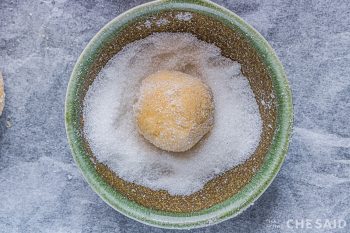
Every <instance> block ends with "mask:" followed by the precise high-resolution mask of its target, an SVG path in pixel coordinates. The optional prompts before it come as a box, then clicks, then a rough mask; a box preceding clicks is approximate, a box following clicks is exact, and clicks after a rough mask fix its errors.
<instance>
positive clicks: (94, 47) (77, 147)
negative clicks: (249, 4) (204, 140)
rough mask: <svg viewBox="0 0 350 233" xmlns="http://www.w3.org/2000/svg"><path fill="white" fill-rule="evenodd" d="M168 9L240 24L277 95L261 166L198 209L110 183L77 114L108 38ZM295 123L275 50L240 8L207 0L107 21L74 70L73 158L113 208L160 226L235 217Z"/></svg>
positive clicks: (267, 176)
mask: <svg viewBox="0 0 350 233" xmlns="http://www.w3.org/2000/svg"><path fill="white" fill-rule="evenodd" d="M164 10H182V11H187V12H198V13H200V14H205V15H209V16H211V17H213V18H215V19H216V20H219V21H221V22H222V23H224V24H225V25H226V26H228V27H230V28H232V29H235V30H237V31H238V32H239V33H241V34H242V35H243V36H244V37H245V39H247V40H249V42H250V44H251V45H252V46H254V47H255V49H256V50H257V51H258V53H259V55H261V58H262V60H263V62H264V63H265V66H266V67H267V69H268V72H269V74H270V77H271V79H272V83H273V89H274V91H275V94H276V99H277V105H278V108H277V127H276V131H275V133H274V137H273V140H272V143H271V145H270V147H269V150H268V152H267V154H266V157H265V160H264V163H263V165H262V166H261V168H260V169H259V171H258V172H257V173H256V174H255V176H254V177H253V178H252V179H251V181H250V182H249V183H248V184H247V185H246V186H245V187H244V188H242V189H241V190H240V191H239V192H238V193H237V194H235V195H234V196H232V197H231V198H229V199H227V200H225V201H224V202H222V203H219V204H216V205H214V206H212V207H210V208H207V209H204V210H200V211H197V212H193V213H173V212H166V211H160V210H153V209H150V208H146V207H144V206H141V205H139V204H137V203H135V202H133V201H131V200H128V199H127V198H125V197H124V196H122V195H121V194H120V193H118V192H117V191H116V190H115V189H113V188H112V187H110V186H109V185H108V184H107V183H106V182H105V181H104V180H103V179H102V178H101V177H100V176H99V175H98V174H97V172H96V170H95V168H94V165H93V163H92V161H91V160H90V159H89V157H88V156H87V155H86V154H85V152H84V149H83V140H82V137H81V135H80V133H79V120H78V119H77V111H78V110H77V108H75V106H76V105H75V102H76V101H77V98H76V96H77V89H78V88H77V87H79V79H80V78H82V77H84V75H85V74H86V70H87V69H86V68H87V67H89V66H90V65H91V64H92V62H93V61H94V58H95V57H96V54H98V51H99V50H100V49H101V48H102V44H103V42H105V41H106V40H108V38H109V37H110V36H112V34H113V33H114V35H115V33H118V32H120V31H121V30H123V29H124V28H125V27H127V26H128V24H129V23H131V22H133V21H134V20H136V19H138V18H139V17H144V16H148V15H151V14H154V13H156V12H159V11H164ZM292 124H293V106H292V95H291V90H290V88H289V84H288V80H287V77H286V74H285V72H284V69H283V66H282V64H281V62H280V61H279V59H278V57H277V55H276V54H275V52H274V50H273V49H272V48H271V46H270V45H269V44H268V42H267V41H266V40H265V39H264V38H263V36H262V35H261V34H260V33H258V32H257V31H256V30H255V29H254V28H253V27H252V26H250V25H249V24H248V23H246V22H245V21H244V20H243V19H241V18H240V17H239V16H237V15H236V14H235V13H233V12H231V11H229V10H227V9H226V8H224V7H221V6H219V5H217V4H215V3H212V2H210V1H208V0H193V1H189V0H157V1H153V2H149V3H145V4H142V5H139V6H137V7H134V8H132V9H130V10H128V11H126V12H124V13H122V14H120V15H119V16H117V17H116V18H114V19H113V20H111V21H110V22H109V23H107V24H106V25H105V26H104V27H103V28H102V29H101V30H100V31H99V32H98V33H97V34H96V35H95V36H94V37H93V38H92V39H91V41H90V42H89V43H88V45H87V46H86V47H85V49H84V50H83V52H82V53H81V55H80V57H79V58H78V60H77V62H76V64H75V66H74V69H73V71H72V74H71V77H70V80H69V83H68V88H67V93H66V102H65V127H66V133H67V138H68V142H69V145H70V148H71V151H72V155H73V158H74V160H75V162H76V164H77V165H78V167H79V169H80V171H81V173H82V174H83V177H84V178H85V180H86V181H87V182H88V183H89V185H90V187H91V188H92V189H93V190H94V191H95V192H96V193H97V194H98V195H99V196H100V197H101V198H102V199H103V200H104V201H105V202H106V203H107V204H109V205H110V206H111V207H112V208H114V209H115V210H117V211H119V212H120V213H122V214H124V215H126V216H128V217H130V218H132V219H135V220H137V221H139V222H142V223H144V224H147V225H151V226H155V227H160V228H177V229H191V228H198V227H204V226H208V225H213V224H216V223H219V222H222V221H224V220H227V219H229V218H232V217H234V216H236V215H238V214H240V213H241V212H242V211H244V210H245V209H247V208H248V207H249V206H250V205H252V204H253V203H254V201H255V200H257V199H258V198H259V197H260V196H261V195H262V193H264V191H265V190H266V189H267V188H268V186H269V185H270V184H271V183H272V181H273V179H274V178H275V176H276V175H277V173H278V171H279V170H280V167H281V166H282V163H283V161H284V158H285V155H286V153H287V150H288V145H289V140H290V137H291V132H292Z"/></svg>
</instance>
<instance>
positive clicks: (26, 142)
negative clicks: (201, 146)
mask: <svg viewBox="0 0 350 233" xmlns="http://www.w3.org/2000/svg"><path fill="white" fill-rule="evenodd" d="M143 2H146V1H142V0H138V1H126V0H125V1H121V0H106V1H103V0H98V1H94V0H89V1H83V0H82V1H68V0H56V1H55V0H45V1H44V0H19V1H8V0H0V69H1V70H2V71H3V75H4V78H5V86H6V93H7V95H6V97H7V99H6V106H5V112H4V114H3V115H2V117H1V118H0V232H6V233H9V232H55V233H57V232H167V230H162V229H157V228H153V227H149V226H145V225H143V224H141V223H138V222H135V221H133V220H130V219H128V218H127V217H124V216H123V215H121V214H119V213H118V212H116V211H114V210H113V209H112V208H111V207H109V206H108V205H107V204H105V203H104V202H103V201H102V200H101V199H100V198H99V197H98V196H97V195H96V194H95V193H94V192H93V191H92V190H91V189H90V188H89V186H88V185H87V183H86V182H85V181H84V180H83V178H82V175H81V174H80V173H79V171H78V169H77V167H76V166H75V164H74V161H73V160H72V156H71V154H70V150H69V148H68V145H67V140H66V133H65V128H64V117H63V115H64V99H65V92H66V87H67V83H68V80H69V76H70V73H71V71H72V68H73V65H74V63H75V61H76V59H77V58H78V56H79V54H80V53H81V52H82V50H83V48H84V47H85V46H86V44H87V43H88V41H89V40H90V39H91V38H92V36H93V35H94V34H95V33H96V32H97V31H98V30H99V29H100V28H101V27H102V26H103V25H105V24H106V23H107V22H108V21H110V20H111V19H113V18H114V17H115V16H117V15H118V14H120V13H121V12H123V11H125V10H127V9H129V8H131V7H133V6H136V5H138V4H140V3H143ZM216 2H217V3H219V4H221V5H223V6H225V7H227V8H229V9H231V10H233V11H234V12H236V13H237V14H238V15H240V16H241V17H243V18H244V19H245V20H247V21H248V22H249V23H250V24H251V25H253V26H254V27H255V28H256V29H257V30H258V31H259V32H260V33H261V34H262V35H263V36H265V38H266V39H267V40H268V41H269V42H270V43H271V45H272V47H273V48H274V49H275V50H276V52H277V54H278V55H279V57H280V59H281V61H282V63H283V64H284V66H285V69H286V72H287V74H288V77H289V81H290V84H291V88H292V91H293V98H294V111H295V128H294V134H293V139H292V141H291V145H290V150H289V153H288V156H287V159H286V161H285V163H284V165H283V167H282V170H281V172H280V173H279V174H278V176H277V177H276V179H275V181H274V182H273V183H272V185H271V186H270V187H269V189H268V190H267V191H266V192H265V193H264V194H263V195H262V196H261V198H260V199H259V200H258V201H256V203H255V204H254V205H253V206H252V207H250V208H249V209H248V210H246V211H245V212H244V213H243V214H241V215H240V216H238V217H236V218H234V219H231V220H228V221H226V222H224V223H221V224H218V225H215V226H212V227H208V228H203V229H197V230H193V232H215V233H216V232H350V124H349V116H350V76H349V74H350V13H349V12H350V2H349V1H347V0H343V1H341V0H319V1H317V0H314V1H298V0H295V1H281V0H268V1H256V0H237V1H235V0H232V1H224V0H218V1H216ZM288 219H291V220H293V221H294V220H298V221H301V220H304V221H306V220H305V219H310V221H312V222H313V225H312V226H313V227H314V228H312V229H306V228H304V229H300V228H298V229H296V228H288V227H287V224H286V223H287V221H288ZM316 219H322V221H323V223H324V221H325V220H324V219H329V220H332V221H333V220H346V221H347V226H346V227H345V228H338V229H329V228H324V229H321V230H320V229H316V228H315V227H316V225H315V224H314V223H315V221H316ZM326 227H327V226H326Z"/></svg>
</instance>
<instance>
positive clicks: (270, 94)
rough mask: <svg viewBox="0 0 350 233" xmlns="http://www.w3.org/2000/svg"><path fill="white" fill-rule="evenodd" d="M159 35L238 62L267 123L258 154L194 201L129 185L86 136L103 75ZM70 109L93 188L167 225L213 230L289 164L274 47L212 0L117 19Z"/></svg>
mask: <svg viewBox="0 0 350 233" xmlns="http://www.w3.org/2000/svg"><path fill="white" fill-rule="evenodd" d="M155 32H188V33H192V34H194V35H196V36H197V37H198V38H199V39H201V40H204V41H206V42H208V43H214V44H215V45H216V46H218V47H219V48H221V50H222V54H223V55H224V56H226V57H228V58H230V59H232V60H235V61H238V62H239V63H240V64H241V67H242V68H241V70H242V73H243V74H244V75H245V76H246V77H247V78H248V81H249V83H250V86H251V88H252V90H253V92H254V95H255V99H256V101H257V103H258V106H259V111H260V115H261V118H262V121H263V129H262V134H261V139H260V142H259V145H258V147H257V149H256V151H255V152H254V153H253V154H252V155H251V157H250V158H249V159H248V160H247V161H246V162H244V163H243V164H241V165H239V166H237V167H234V168H232V169H231V170H229V171H227V172H225V173H224V174H222V175H220V176H218V177H216V178H214V179H212V180H210V181H209V182H208V183H207V184H206V185H205V186H204V188H203V189H202V190H200V191H198V192H196V193H194V194H191V195H189V196H171V195H169V193H167V192H166V191H163V190H160V191H154V190H151V189H149V188H146V187H143V186H141V185H136V184H134V183H130V182H127V181H124V180H122V179H121V178H119V177H118V175H117V174H115V173H114V172H112V171H111V170H110V169H109V168H108V165H106V164H102V163H100V162H99V161H98V160H97V159H96V158H95V156H94V155H93V153H92V151H91V149H90V147H89V144H88V142H87V140H86V138H85V137H84V133H83V126H84V118H83V100H84V97H85V95H86V93H87V90H88V88H89V86H90V85H91V84H92V82H93V81H94V79H95V78H96V76H97V74H98V73H99V71H100V70H101V69H102V68H103V67H104V65H105V64H106V63H107V62H108V60H110V59H111V58H112V57H113V56H114V55H115V54H116V53H118V51H120V50H121V49H122V48H123V47H124V46H126V45H127V44H128V43H130V42H133V41H135V40H139V39H141V38H144V37H147V36H149V35H151V34H152V33H155ZM65 107H66V111H65V122H66V131H67V136H68V142H69V144H70V147H71V150H72V154H73V157H74V159H75V161H76V163H77V165H78V167H79V168H80V170H81V172H82V174H83V176H84V177H85V179H86V181H87V182H88V183H89V184H90V186H91V187H92V189H93V190H94V191H95V192H96V193H97V194H98V195H99V196H100V197H101V198H102V199H103V200H104V201H105V202H106V203H108V204H109V205H110V206H112V207H113V208H114V209H116V210H117V211H119V212H120V213H122V214H124V215H126V216H128V217H130V218H132V219H135V220H137V221H140V222H142V223H145V224H148V225H152V226H156V227H161V228H179V229H189V228H196V227H203V226H207V225H212V224H215V223H219V222H221V221H224V220H226V219H229V218H232V217H234V216H236V215H238V214H239V213H241V212H242V211H243V210H245V209H246V208H247V207H248V206H250V205H252V204H253V203H254V201H255V200H256V199H257V198H258V197H259V196H260V195H261V194H262V193H263V192H264V191H265V190H266V189H267V187H268V186H269V185H270V184H271V182H272V180H273V179H274V177H275V176H276V174H277V173H278V171H279V169H280V167H281V165H282V163H283V160H284V157H285V154H286V152H287V149H288V143H289V139H290V135H291V131H292V121H293V110H292V98H291V91H290V88H289V85H288V81H287V78H286V75H285V73H284V71H283V67H282V65H281V63H280V61H279V60H278V58H277V56H276V54H275V53H274V51H273V49H272V48H271V47H270V45H269V44H268V43H267V41H266V40H265V39H264V38H263V37H262V36H261V35H260V34H259V33H258V32H257V31H256V30H254V29H253V28H252V27H251V26H250V25H248V24H247V23H246V22H244V20H242V19H241V18H240V17H238V16H237V15H236V14H234V13H232V12H231V11H229V10H227V9H225V8H223V7H221V6H219V5H217V4H215V3H212V2H210V1H207V0H195V1H188V0H187V1H186V0H159V1H154V2H150V3H146V4H143V5H140V6H138V7H135V8H133V9H131V10H128V11H127V12H125V13H123V14H121V15H119V16H118V17H116V18H115V19H113V20H112V21H111V22H109V23H108V24H107V25H106V26H104V27H103V28H102V29H101V30H100V31H99V32H98V33H97V34H96V35H95V36H94V37H93V39H92V40H91V41H90V42H89V44H88V45H87V47H86V48H85V49H84V51H83V52H82V54H81V55H80V57H79V59H78V61H77V63H76V65H75V67H74V70H73V72H72V75H71V78H70V81H69V85H68V90H67V96H66V106H65Z"/></svg>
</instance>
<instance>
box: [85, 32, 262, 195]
mask: <svg viewBox="0 0 350 233" xmlns="http://www.w3.org/2000/svg"><path fill="white" fill-rule="evenodd" d="M164 69H167V70H177V71H181V72H184V73H188V74H190V75H193V76H196V77H199V78H201V79H202V80H203V81H204V82H205V83H206V84H207V85H208V86H209V87H210V88H211V89H212V92H213V96H214V103H215V114H214V117H215V119H214V127H213V129H212V130H211V131H210V133H208V134H207V135H206V137H204V138H203V139H202V140H201V141H200V142H199V143H198V144H197V145H196V146H195V147H194V148H192V149H191V150H189V151H187V152H184V153H170V152H166V151H162V150H160V149H158V148H156V147H155V146H153V145H152V144H150V143H149V142H147V141H146V140H145V139H144V138H143V137H142V136H141V135H140V134H139V133H138V130H137V128H136V127H137V126H136V123H135V118H134V112H133V105H134V104H135V103H136V101H137V98H138V93H139V88H140V84H141V81H142V79H143V78H145V77H147V76H148V75H150V74H152V73H154V72H156V71H158V70H164ZM261 129H262V122H261V118H260V114H259V110H258V105H257V103H256V101H255V98H254V95H253V92H252V90H251V89H250V86H249V83H248V80H247V79H246V78H245V77H244V76H243V75H242V74H241V71H240V64H239V63H237V62H234V61H232V60H230V59H228V58H225V57H223V56H222V55H221V51H220V49H219V48H218V47H216V46H214V45H212V44H208V43H206V42H203V41H200V40H198V39H197V38H196V37H195V36H193V35H191V34H186V33H157V34H153V35H151V36H149V37H147V38H145V39H142V40H139V41H136V42H133V43H131V44H129V45H128V46H126V47H125V48H124V49H123V50H122V51H120V52H119V53H118V54H116V55H115V56H114V57H113V58H112V59H111V60H110V61H109V62H108V63H107V65H106V66H105V67H104V68H103V69H102V70H101V72H100V73H99V75H98V77H97V78H96V80H95V81H94V82H93V84H92V85H91V87H90V89H89V90H88V93H87V95H86V97H85V107H84V131H85V134H86V138H87V139H88V142H89V145H90V147H91V149H92V151H93V153H94V155H95V156H96V158H97V159H98V160H99V161H100V162H102V163H104V164H106V165H107V166H108V167H109V168H110V169H112V170H113V171H114V172H115V173H116V174H117V175H118V176H119V177H121V178H122V179H124V180H126V181H129V182H134V183H136V184H139V185H143V186H146V187H149V188H151V189H153V190H159V189H163V190H167V191H168V192H169V193H170V194H171V195H189V194H192V193H194V192H196V191H199V190H200V189H201V188H202V187H203V186H204V185H205V183H206V182H208V181H209V180H210V179H212V178H214V177H215V176H217V175H219V174H222V173H223V172H225V171H227V170H229V169H231V168H233V167H234V166H237V165H238V164H241V163H243V162H244V161H245V160H246V159H248V158H249V156H250V155H251V154H252V153H253V152H254V151H255V149H256V147H257V146H258V144H259V140H260V133H261Z"/></svg>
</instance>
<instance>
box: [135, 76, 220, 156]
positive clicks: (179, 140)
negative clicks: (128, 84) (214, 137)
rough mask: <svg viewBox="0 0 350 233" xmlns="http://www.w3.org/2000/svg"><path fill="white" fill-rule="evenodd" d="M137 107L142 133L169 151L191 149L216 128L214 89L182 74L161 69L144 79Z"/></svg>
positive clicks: (136, 113)
mask: <svg viewBox="0 0 350 233" xmlns="http://www.w3.org/2000/svg"><path fill="white" fill-rule="evenodd" d="M134 107H135V115H136V122H137V126H138V130H139V132H140V133H141V134H142V135H143V136H144V137H145V138H146V139H147V140H148V141H150V142H151V143H152V144H154V145H155V146H157V147H159V148H161V149H163V150H166V151H173V152H182V151H186V150H189V149H190V148H191V147H193V146H194V145H195V144H196V143H197V142H198V141H199V140H200V139H201V138H202V137H203V136H204V135H205V134H206V133H208V132H209V131H210V129H211V128H212V127H213V122H214V103H213V97H212V93H211V90H210V89H209V88H208V86H206V85H205V84H204V83H203V82H202V81H201V80H200V79H198V78H195V77H193V76H190V75H188V74H185V73H182V72H177V71H168V70H162V71H158V72H156V73H154V74H152V75H150V76H148V77H147V78H145V79H144V80H143V81H142V84H141V88H140V97H139V99H138V102H137V103H136V105H135V106H134Z"/></svg>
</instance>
